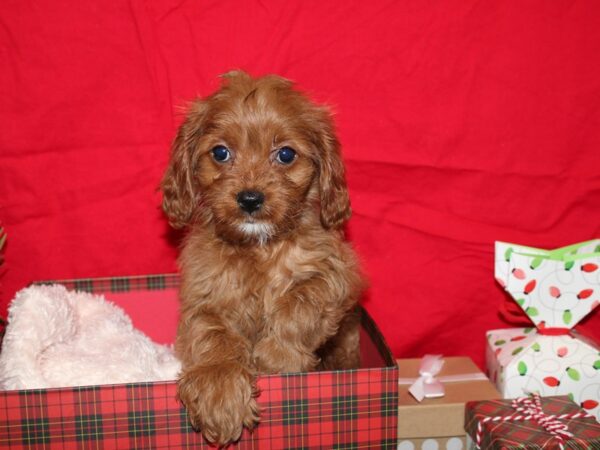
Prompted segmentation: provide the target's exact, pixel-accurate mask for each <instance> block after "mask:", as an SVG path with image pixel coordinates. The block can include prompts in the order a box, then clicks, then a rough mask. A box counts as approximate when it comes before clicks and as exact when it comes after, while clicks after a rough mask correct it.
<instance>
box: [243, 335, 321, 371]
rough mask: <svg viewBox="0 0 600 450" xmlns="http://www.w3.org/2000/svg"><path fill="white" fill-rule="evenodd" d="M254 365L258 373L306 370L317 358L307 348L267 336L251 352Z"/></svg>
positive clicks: (308, 369) (312, 367) (314, 365)
mask: <svg viewBox="0 0 600 450" xmlns="http://www.w3.org/2000/svg"><path fill="white" fill-rule="evenodd" d="M252 356H253V358H254V365H255V366H256V368H257V370H258V371H259V372H260V373H266V374H271V373H286V372H308V371H311V370H314V369H315V367H316V366H317V364H318V362H319V360H318V358H317V357H316V356H315V355H314V353H313V352H311V351H310V350H309V349H306V348H303V347H301V346H298V345H292V344H291V343H288V344H287V345H285V343H283V342H281V340H279V339H276V338H275V337H273V336H267V337H265V338H264V339H262V340H260V341H259V342H257V344H256V346H255V347H254V351H253V353H252Z"/></svg>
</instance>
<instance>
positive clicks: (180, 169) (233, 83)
mask: <svg viewBox="0 0 600 450" xmlns="http://www.w3.org/2000/svg"><path fill="white" fill-rule="evenodd" d="M223 78H224V81H223V84H222V86H221V88H220V89H219V90H218V91H217V92H216V93H214V94H213V95H211V96H209V97H207V98H205V99H203V100H198V101H196V102H194V103H193V104H192V106H191V109H190V110H189V113H188V115H187V118H186V119H185V121H184V122H183V124H182V125H181V127H180V129H179V131H178V134H177V137H176V138H175V141H174V143H173V148H172V154H171V160H170V163H169V166H168V169H167V171H166V174H165V176H164V179H163V181H162V185H161V187H162V190H163V209H164V211H165V213H166V214H167V216H168V217H169V221H170V223H171V225H172V226H174V227H176V228H182V227H186V228H187V238H186V240H185V242H184V245H183V249H182V252H181V256H180V260H179V263H180V268H181V275H182V285H181V291H180V298H181V318H180V323H179V330H178V336H177V340H176V344H175V350H176V353H177V355H178V356H179V358H180V359H181V361H182V371H181V374H180V379H179V383H178V396H179V398H180V400H181V401H182V402H183V403H184V405H185V406H186V408H187V411H188V414H189V418H190V420H191V423H192V425H193V426H194V428H196V429H199V430H201V431H202V433H203V435H204V436H205V437H206V438H207V439H208V440H209V441H211V442H213V443H215V444H218V445H225V444H227V443H229V442H232V441H235V440H237V439H238V438H239V437H240V434H241V432H242V427H243V426H245V427H247V428H249V429H251V428H252V427H253V426H254V425H255V424H256V423H257V422H258V420H259V410H258V407H257V404H256V396H257V391H256V387H255V379H256V376H257V374H272V373H281V372H303V371H312V370H317V369H334V368H335V369H347V368H355V367H357V366H358V365H359V348H358V339H359V338H358V317H357V314H356V309H355V305H356V302H357V299H358V297H359V296H360V293H361V290H362V287H363V283H362V278H361V276H360V273H359V269H358V265H357V261H356V257H355V255H354V253H353V251H352V249H351V247H350V246H349V244H348V243H346V242H344V237H343V232H342V225H343V224H344V223H345V222H346V220H347V219H348V218H349V217H350V204H349V199H348V192H347V189H346V183H345V178H344V166H343V165H342V160H341V157H340V148H339V147H340V146H339V143H338V140H337V138H336V135H335V133H334V129H333V124H332V119H331V116H330V114H329V112H328V111H327V110H326V109H325V108H323V107H319V106H316V105H314V104H312V103H311V102H310V101H309V100H308V99H307V98H306V97H305V96H304V95H303V94H301V93H300V92H298V91H297V90H295V89H294V87H293V85H292V83H291V82H290V81H288V80H285V79H283V78H280V77H277V76H266V77H262V78H252V77H250V76H249V75H247V74H246V73H244V72H232V73H229V74H227V75H225V76H224V77H223Z"/></svg>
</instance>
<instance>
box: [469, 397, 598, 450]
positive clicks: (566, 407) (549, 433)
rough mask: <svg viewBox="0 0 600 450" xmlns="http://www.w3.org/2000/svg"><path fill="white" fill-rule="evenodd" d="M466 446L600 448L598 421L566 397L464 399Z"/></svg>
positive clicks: (486, 449) (526, 449) (499, 449)
mask: <svg viewBox="0 0 600 450" xmlns="http://www.w3.org/2000/svg"><path fill="white" fill-rule="evenodd" d="M465 430H466V432H467V438H468V439H467V440H468V441H469V449H484V450H512V449H515V450H516V449H523V450H534V449H535V450H538V449H547V450H554V449H556V450H559V449H560V450H563V449H572V450H576V449H580V450H586V449H600V424H599V423H598V422H597V421H596V419H595V417H594V416H592V415H591V414H589V413H587V412H586V411H584V410H583V409H582V408H580V407H579V406H578V405H577V404H575V403H574V402H573V401H571V399H570V398H569V397H568V396H555V397H540V396H539V395H532V396H530V397H522V398H517V399H512V400H486V401H478V402H468V403H467V405H466V409H465Z"/></svg>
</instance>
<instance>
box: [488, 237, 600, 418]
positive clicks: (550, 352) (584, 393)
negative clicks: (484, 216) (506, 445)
mask: <svg viewBox="0 0 600 450" xmlns="http://www.w3.org/2000/svg"><path fill="white" fill-rule="evenodd" d="M495 260H496V261H495V276H496V280H497V281H498V282H499V283H500V284H501V285H502V286H503V287H504V289H505V290H506V291H507V292H508V293H509V294H510V295H511V296H512V297H513V299H514V300H515V301H516V302H517V303H518V304H519V305H520V307H521V308H522V309H523V311H524V312H525V314H527V316H528V317H529V318H530V319H531V321H532V322H533V324H534V325H535V327H530V328H511V329H502V330H492V331H489V332H488V333H487V354H486V359H487V368H488V374H489V376H490V378H491V379H492V381H493V382H494V383H495V384H496V386H497V387H498V390H499V391H500V392H501V393H502V395H503V397H504V398H515V397H520V396H523V395H527V394H528V393H539V394H540V395H542V396H555V395H566V396H568V397H569V398H570V399H571V400H572V401H574V402H575V403H576V404H577V405H579V406H580V407H582V408H583V409H584V410H585V411H587V412H588V413H590V414H592V415H594V416H595V417H596V418H600V406H599V402H600V350H599V347H598V344H597V343H595V342H593V341H592V340H591V339H589V338H587V337H585V336H583V335H581V334H579V333H577V331H575V330H573V327H574V326H575V325H576V324H577V323H578V322H580V321H581V320H582V319H583V318H584V317H585V316H587V315H588V314H590V313H591V312H592V311H593V310H594V309H595V308H596V307H597V306H598V304H600V240H594V241H588V242H583V243H580V244H574V245H570V246H568V247H563V248H559V249H557V250H551V251H548V250H540V249H535V248H530V247H524V246H519V245H514V244H507V243H503V242H497V243H496V257H495Z"/></svg>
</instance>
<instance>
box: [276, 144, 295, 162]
mask: <svg viewBox="0 0 600 450" xmlns="http://www.w3.org/2000/svg"><path fill="white" fill-rule="evenodd" d="M275 159H276V160H277V162H278V163H280V164H286V165H287V164H291V163H292V162H293V161H294V159H296V150H294V149H293V148H291V147H281V148H280V149H279V150H278V151H277V157H276V158H275Z"/></svg>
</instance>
